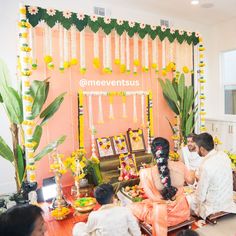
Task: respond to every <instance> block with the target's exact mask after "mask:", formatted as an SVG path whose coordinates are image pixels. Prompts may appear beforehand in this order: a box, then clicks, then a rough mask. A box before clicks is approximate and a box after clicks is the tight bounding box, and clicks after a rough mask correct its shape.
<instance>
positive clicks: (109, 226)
mask: <svg viewBox="0 0 236 236" xmlns="http://www.w3.org/2000/svg"><path fill="white" fill-rule="evenodd" d="M94 195H95V198H96V200H97V202H98V203H99V204H100V205H101V208H100V209H99V210H97V211H93V212H91V213H90V215H89V217H88V222H87V223H86V224H85V223H82V222H80V223H77V224H76V225H75V226H74V228H73V236H110V235H112V236H116V235H117V236H128V235H132V236H141V232H140V228H139V225H138V223H137V220H136V219H135V217H134V216H133V215H132V213H131V212H130V211H129V210H128V209H127V208H125V207H121V206H116V205H114V204H113V195H114V190H113V187H112V185H110V184H101V185H100V186H98V187H97V188H96V190H95V193H94Z"/></svg>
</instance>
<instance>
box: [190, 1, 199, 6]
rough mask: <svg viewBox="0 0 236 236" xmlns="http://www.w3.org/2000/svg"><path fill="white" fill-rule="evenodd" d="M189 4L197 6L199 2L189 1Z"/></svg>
mask: <svg viewBox="0 0 236 236" xmlns="http://www.w3.org/2000/svg"><path fill="white" fill-rule="evenodd" d="M191 4H192V5H198V4H199V0H191Z"/></svg>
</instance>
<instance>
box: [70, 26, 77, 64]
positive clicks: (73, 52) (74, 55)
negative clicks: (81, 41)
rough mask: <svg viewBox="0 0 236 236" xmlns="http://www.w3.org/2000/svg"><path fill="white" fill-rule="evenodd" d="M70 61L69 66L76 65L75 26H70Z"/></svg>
mask: <svg viewBox="0 0 236 236" xmlns="http://www.w3.org/2000/svg"><path fill="white" fill-rule="evenodd" d="M70 33H71V44H70V45H71V60H70V64H71V65H77V64H78V59H77V47H76V27H75V25H72V26H71V30H70Z"/></svg>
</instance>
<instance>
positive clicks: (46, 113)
mask: <svg viewBox="0 0 236 236" xmlns="http://www.w3.org/2000/svg"><path fill="white" fill-rule="evenodd" d="M65 94H66V93H62V94H61V95H59V96H58V97H57V98H55V100H54V101H53V102H52V103H51V104H50V105H49V106H48V107H47V108H46V109H45V110H44V111H43V112H42V113H41V114H40V118H43V120H42V122H41V124H40V125H44V124H45V123H46V122H47V120H48V119H49V118H51V117H52V116H53V115H54V114H55V112H56V111H57V110H58V109H59V107H60V105H61V103H62V102H63V100H64V96H65Z"/></svg>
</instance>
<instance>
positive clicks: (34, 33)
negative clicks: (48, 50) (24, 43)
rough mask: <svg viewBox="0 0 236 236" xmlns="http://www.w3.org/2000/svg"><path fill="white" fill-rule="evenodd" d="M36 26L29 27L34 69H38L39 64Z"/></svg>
mask: <svg viewBox="0 0 236 236" xmlns="http://www.w3.org/2000/svg"><path fill="white" fill-rule="evenodd" d="M35 31H36V30H35V28H33V27H30V28H29V35H30V47H31V52H30V56H31V66H32V70H36V69H37V67H38V65H37V52H36V46H35V38H36V32H35Z"/></svg>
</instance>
